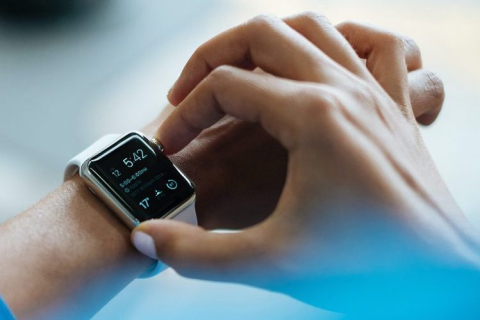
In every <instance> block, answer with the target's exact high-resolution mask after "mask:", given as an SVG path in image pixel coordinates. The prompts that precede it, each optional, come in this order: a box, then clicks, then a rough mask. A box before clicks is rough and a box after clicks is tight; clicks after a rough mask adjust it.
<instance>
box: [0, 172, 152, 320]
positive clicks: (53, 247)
mask: <svg viewBox="0 0 480 320" xmlns="http://www.w3.org/2000/svg"><path fill="white" fill-rule="evenodd" d="M129 237H130V232H129V230H128V229H127V228H126V227H125V226H124V225H123V224H122V223H121V222H120V221H119V220H118V219H117V218H116V217H115V216H114V215H113V214H112V213H111V212H110V211H109V209H107V208H106V207H105V206H104V205H103V204H102V203H101V202H100V201H99V200H98V199H97V198H96V197H95V196H94V195H93V194H91V192H90V191H89V190H88V188H87V187H86V186H85V185H84V184H83V183H82V181H81V180H80V179H79V177H75V178H73V179H72V180H70V181H68V182H66V183H64V184H63V185H62V186H60V187H59V188H58V189H57V190H56V191H54V192H52V193H51V194H50V195H48V196H47V197H46V198H45V199H43V200H42V201H41V202H39V203H38V204H36V205H35V206H34V207H32V208H30V209H28V210H27V211H26V212H24V213H22V214H21V215H19V216H17V217H15V218H13V219H11V220H10V221H8V222H6V223H5V224H3V225H1V226H0V257H1V258H2V263H1V268H0V294H1V295H3V297H4V299H5V300H6V302H7V303H8V304H9V305H10V307H11V308H12V310H13V312H14V313H15V314H16V316H18V317H20V318H25V317H33V316H35V317H39V316H43V317H47V318H50V319H51V318H66V316H67V315H69V316H70V317H71V316H72V314H74V315H75V316H78V317H91V316H92V315H93V314H95V313H96V312H97V311H98V310H99V309H100V308H101V307H102V306H103V305H105V304H106V303H107V302H108V301H109V300H110V299H111V298H112V297H113V296H115V294H117V293H118V292H119V291H120V290H122V289H123V288H124V287H125V286H127V285H128V284H129V283H130V282H131V281H132V280H134V279H135V278H136V277H138V276H139V275H140V274H141V273H142V272H143V271H144V270H146V269H147V268H148V267H149V265H150V264H151V263H152V261H151V260H149V259H147V258H145V257H143V256H141V255H140V254H139V253H137V252H136V250H135V249H134V248H133V247H132V246H131V244H130V240H129Z"/></svg>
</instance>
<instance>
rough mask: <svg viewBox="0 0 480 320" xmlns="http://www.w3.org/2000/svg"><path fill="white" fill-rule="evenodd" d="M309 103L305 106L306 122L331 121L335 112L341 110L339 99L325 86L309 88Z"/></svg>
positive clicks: (316, 123)
mask: <svg viewBox="0 0 480 320" xmlns="http://www.w3.org/2000/svg"><path fill="white" fill-rule="evenodd" d="M307 99H308V103H306V104H305V105H304V108H303V116H304V117H303V121H304V123H314V124H315V126H316V127H317V126H318V124H319V123H321V122H324V121H329V120H330V119H331V118H332V116H333V114H334V113H335V112H336V111H338V110H339V100H338V98H337V97H336V96H335V94H333V93H332V92H330V91H328V90H324V89H323V88H315V89H313V90H309V93H308V96H307Z"/></svg>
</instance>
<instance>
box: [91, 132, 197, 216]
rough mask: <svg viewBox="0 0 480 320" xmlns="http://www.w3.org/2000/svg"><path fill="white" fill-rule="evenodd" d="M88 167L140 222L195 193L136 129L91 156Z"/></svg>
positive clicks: (172, 206)
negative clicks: (135, 131)
mask: <svg viewBox="0 0 480 320" xmlns="http://www.w3.org/2000/svg"><path fill="white" fill-rule="evenodd" d="M88 168H89V170H90V172H91V173H92V174H93V175H94V176H95V177H96V178H97V179H98V180H99V181H100V183H102V184H103V185H104V187H106V188H107V189H108V190H110V192H111V193H112V195H113V196H114V197H116V198H117V200H119V201H120V202H121V203H122V204H123V205H124V206H125V207H126V208H127V209H128V210H129V211H130V213H132V214H133V215H134V216H135V218H137V219H138V220H139V221H140V222H142V221H145V220H149V219H154V218H163V217H165V216H166V215H168V214H169V213H170V212H171V211H172V210H174V209H175V208H177V207H178V206H179V205H181V204H182V203H184V202H185V201H186V200H187V199H189V198H191V197H192V195H193V194H194V193H195V189H194V188H193V185H192V184H191V183H190V181H188V180H187V179H186V178H185V177H184V176H183V175H182V174H181V173H180V172H179V171H178V170H177V169H176V168H175V166H174V165H173V164H172V162H171V161H170V160H169V159H168V158H167V157H166V156H165V155H164V154H163V153H162V152H160V151H157V150H156V149H154V148H153V147H152V145H151V144H150V143H149V142H148V140H146V138H144V137H142V136H141V135H139V134H137V133H131V134H128V135H126V136H125V137H123V138H122V139H121V140H120V141H118V142H116V143H115V144H114V145H112V146H111V147H109V148H108V149H106V150H104V151H103V152H102V153H100V154H98V155H97V156H95V157H94V158H92V159H91V160H90V162H89V163H88Z"/></svg>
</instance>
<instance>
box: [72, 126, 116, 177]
mask: <svg viewBox="0 0 480 320" xmlns="http://www.w3.org/2000/svg"><path fill="white" fill-rule="evenodd" d="M119 137H120V135H119V134H108V135H106V136H103V137H101V138H100V139H98V140H97V141H95V142H94V143H93V144H92V145H91V146H90V147H88V148H87V149H85V150H84V151H82V152H81V153H79V154H78V155H76V156H75V157H74V158H73V159H71V160H70V161H69V162H68V164H67V167H66V168H65V173H64V177H63V180H64V181H66V180H68V179H70V178H71V177H73V176H74V175H75V174H76V173H77V172H78V171H79V170H80V167H81V166H82V165H83V163H84V162H85V161H87V160H88V158H90V157H92V156H93V155H95V154H96V153H98V152H100V151H102V149H104V148H106V147H107V146H108V145H109V144H111V143H112V142H114V141H115V140H116V139H118V138H119Z"/></svg>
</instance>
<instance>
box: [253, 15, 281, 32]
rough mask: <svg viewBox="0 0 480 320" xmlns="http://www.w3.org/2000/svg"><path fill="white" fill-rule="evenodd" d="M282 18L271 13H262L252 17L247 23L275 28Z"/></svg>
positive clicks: (256, 26) (254, 26) (255, 26)
mask: <svg viewBox="0 0 480 320" xmlns="http://www.w3.org/2000/svg"><path fill="white" fill-rule="evenodd" d="M280 22H281V19H280V18H278V17H276V16H274V15H270V14H260V15H258V16H256V17H254V18H253V19H251V20H250V21H249V22H248V23H247V24H248V25H250V26H252V27H253V28H262V29H264V28H268V29H270V28H275V27H276V26H277V25H278V24H279V23H280Z"/></svg>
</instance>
